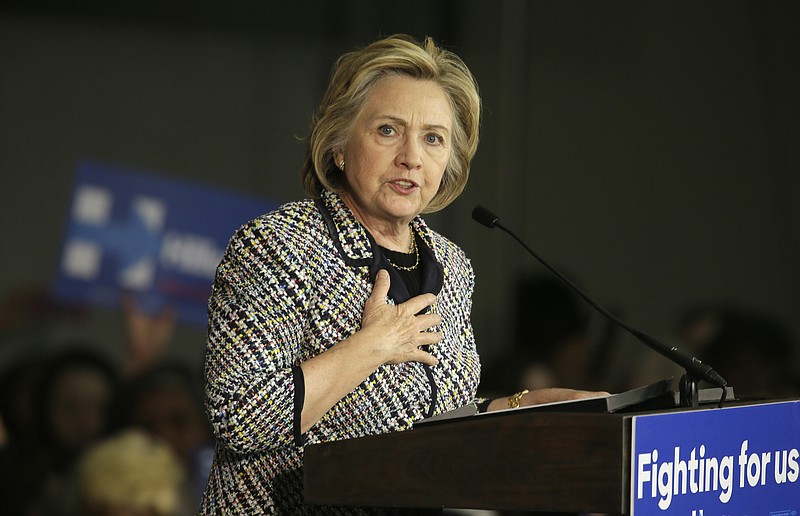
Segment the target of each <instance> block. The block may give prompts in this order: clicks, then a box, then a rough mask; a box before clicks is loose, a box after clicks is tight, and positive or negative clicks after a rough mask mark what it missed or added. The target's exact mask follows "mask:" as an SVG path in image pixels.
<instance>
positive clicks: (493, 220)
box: [472, 204, 500, 228]
mask: <svg viewBox="0 0 800 516" xmlns="http://www.w3.org/2000/svg"><path fill="white" fill-rule="evenodd" d="M472 218H473V219H475V220H477V221H478V222H480V223H481V224H483V225H484V226H486V227H487V228H493V227H494V226H495V224H497V221H499V220H500V217H498V216H497V215H495V214H494V213H492V212H491V211H489V210H487V209H486V208H484V207H483V206H481V205H480V204H479V205H477V206H475V209H473V210H472Z"/></svg>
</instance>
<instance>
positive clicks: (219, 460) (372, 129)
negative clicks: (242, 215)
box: [201, 35, 598, 514]
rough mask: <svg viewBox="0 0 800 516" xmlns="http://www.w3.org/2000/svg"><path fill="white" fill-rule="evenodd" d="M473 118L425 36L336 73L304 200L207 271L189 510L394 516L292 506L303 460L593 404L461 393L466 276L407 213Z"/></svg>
mask: <svg viewBox="0 0 800 516" xmlns="http://www.w3.org/2000/svg"><path fill="white" fill-rule="evenodd" d="M480 111H481V104H480V97H479V95H478V89H477V85H476V82H475V80H474V78H473V76H472V74H471V72H470V71H469V69H468V68H467V66H466V65H465V64H464V62H463V61H462V60H461V59H460V58H459V57H458V56H456V55H455V54H453V53H451V52H449V51H447V50H444V49H442V48H441V47H438V46H437V45H436V44H435V43H434V42H433V41H432V40H431V39H429V38H428V39H426V40H425V41H423V42H417V41H415V40H413V39H412V38H410V37H408V36H404V35H397V36H391V37H388V38H385V39H382V40H379V41H376V42H375V43H373V44H371V45H369V46H367V47H365V48H363V49H361V50H357V51H354V52H351V53H348V54H345V55H344V56H342V57H341V58H340V59H339V60H338V62H337V63H336V65H335V67H334V70H333V74H332V76H331V80H330V83H329V85H328V88H327V91H326V93H325V95H324V97H323V99H322V102H321V105H320V107H319V109H318V111H317V113H316V114H315V116H314V117H313V119H312V126H311V134H310V137H309V140H308V151H307V159H306V164H305V166H304V168H303V172H302V179H303V184H304V187H305V191H306V193H307V194H308V196H309V199H306V200H302V201H297V202H292V203H288V204H286V205H284V206H282V207H280V208H279V209H278V210H276V211H274V212H272V213H269V214H266V215H264V216H262V217H260V218H258V219H256V220H253V221H251V222H249V223H247V224H245V225H244V226H243V227H241V228H240V229H239V230H238V231H237V232H236V234H235V235H234V236H233V237H232V239H231V241H230V243H229V246H228V248H227V250H226V252H225V255H224V257H223V259H222V262H221V263H220V265H219V267H218V269H217V275H216V279H215V281H214V286H213V291H212V295H211V298H210V300H209V337H208V347H207V352H206V405H207V413H208V415H209V418H210V421H211V425H212V428H213V430H214V433H215V435H216V438H217V443H218V444H217V449H216V455H215V458H214V463H213V466H212V469H211V474H210V477H209V481H208V486H207V488H206V491H205V495H204V498H203V504H202V507H201V513H203V514H228V513H240V514H251V513H255V512H258V513H267V514H272V513H279V514H301V513H314V514H374V513H382V512H390V513H398V512H402V511H399V510H388V509H386V510H385V509H381V508H365V507H322V506H309V505H307V504H305V502H304V500H303V482H302V475H303V473H302V456H303V447H304V446H306V445H308V444H311V443H318V442H324V441H331V440H337V439H349V438H356V437H361V436H365V435H371V434H379V433H385V432H394V431H402V430H407V429H410V428H411V427H412V425H413V424H414V422H415V421H419V420H421V419H424V418H427V417H430V416H434V415H437V414H441V413H443V412H446V411H449V410H453V409H456V408H459V407H462V406H465V405H469V404H476V405H479V406H480V408H481V409H482V410H497V409H504V408H509V407H516V406H521V405H529V404H535V403H540V402H549V401H558V400H564V399H573V398H579V397H586V396H594V395H597V394H598V393H593V392H583V391H574V390H570V389H562V388H554V389H544V390H542V391H535V392H533V391H532V392H519V393H516V394H512V395H510V396H508V397H506V396H504V397H501V398H498V399H495V400H480V399H478V398H477V396H476V392H477V388H478V383H479V379H480V362H479V357H478V353H477V351H476V346H475V340H474V337H473V332H472V326H471V322H470V311H471V307H472V302H471V299H472V292H473V283H474V274H473V270H472V267H471V265H470V262H469V260H468V259H467V257H466V256H465V254H464V252H463V251H462V250H461V249H460V248H459V247H458V246H456V245H455V244H454V243H453V242H451V241H450V240H448V239H447V238H445V237H444V236H442V235H441V234H439V233H437V232H436V231H434V230H433V229H431V228H430V227H429V226H428V225H427V224H426V222H425V220H424V219H423V218H422V217H421V215H422V214H424V213H431V212H435V211H438V210H441V209H443V208H444V207H446V206H447V205H448V204H450V203H451V202H452V201H453V200H454V199H455V198H456V197H458V195H459V194H460V193H461V192H462V190H463V189H464V186H465V185H466V182H467V178H468V176H469V170H470V162H471V160H472V157H473V156H474V154H475V151H476V149H477V145H478V129H479V125H480ZM420 467H424V465H420Z"/></svg>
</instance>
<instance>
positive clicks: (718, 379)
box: [472, 206, 728, 407]
mask: <svg viewBox="0 0 800 516" xmlns="http://www.w3.org/2000/svg"><path fill="white" fill-rule="evenodd" d="M472 217H473V218H474V219H475V220H476V221H478V222H480V223H481V224H483V225H484V226H486V227H488V228H490V229H491V228H494V227H498V228H500V229H502V230H503V231H504V232H506V233H508V234H509V235H510V236H511V237H512V238H513V239H514V240H516V241H517V242H518V243H519V244H520V245H521V246H522V247H524V248H525V250H527V251H528V252H529V253H530V254H531V255H532V256H533V257H534V258H536V260H537V261H538V262H539V263H541V264H542V265H543V266H544V267H546V268H547V269H548V270H549V271H550V272H552V273H553V274H554V275H555V276H556V277H557V278H558V279H560V280H561V281H562V282H564V283H565V284H566V285H567V286H568V287H569V288H570V289H572V290H573V291H574V292H575V293H577V294H578V295H579V296H581V298H583V300H584V301H586V302H587V303H589V305H591V306H592V308H594V309H595V310H597V311H598V312H600V313H601V314H603V315H604V316H605V317H606V318H608V319H609V320H611V321H612V322H613V323H614V324H616V325H617V326H619V327H620V328H622V329H623V330H625V331H627V332H628V333H630V334H631V335H632V336H633V337H635V338H636V339H637V340H638V341H639V342H641V343H643V344H645V345H646V346H648V347H649V348H651V349H652V350H654V351H656V352H657V353H659V354H661V355H662V356H664V357H665V358H667V359H668V360H670V361H672V362H674V363H675V364H677V365H679V366H681V367H682V368H683V369H684V370H685V371H686V374H685V375H684V376H683V377H682V378H681V380H680V386H679V388H680V398H681V405H682V406H687V407H695V406H697V405H698V391H697V381H698V380H705V381H707V382H708V383H711V384H712V385H715V386H717V387H720V388H722V397H721V398H720V401H719V405H720V406H722V404H723V403H724V401H725V398H726V396H727V389H726V387H727V385H728V384H727V382H726V381H725V379H724V378H722V376H720V375H719V373H717V372H716V371H715V370H714V368H712V367H711V366H709V365H708V364H705V363H703V362H701V361H700V360H698V359H697V358H695V357H693V356H691V355H689V354H688V353H685V352H683V351H681V350H679V349H678V348H676V347H675V346H667V345H666V344H664V343H663V342H661V341H659V340H657V339H655V338H653V337H651V336H650V335H647V334H646V333H644V332H642V331H639V330H637V329H635V328H633V327H631V326H630V325H628V324H627V323H625V322H624V321H622V320H621V319H620V318H619V317H617V316H615V315H614V314H612V313H611V312H609V311H608V310H606V309H605V308H604V307H602V306H601V305H599V304H598V303H597V302H596V301H595V300H594V299H592V298H591V297H589V296H588V295H587V294H586V293H585V292H584V291H583V290H581V289H580V288H579V287H578V286H577V285H575V284H574V283H573V282H572V281H570V280H569V278H567V277H566V276H564V275H563V274H561V273H560V272H559V271H558V270H557V269H556V268H555V267H553V266H552V265H550V264H549V263H547V261H545V260H544V259H543V258H542V257H540V256H539V255H538V254H536V252H535V251H534V250H533V249H531V248H530V247H529V246H528V245H527V244H526V243H525V242H523V241H522V239H521V238H519V237H518V236H517V235H516V234H515V233H514V232H513V231H511V230H510V229H508V228H507V227H505V226H503V225H502V224H501V223H500V218H499V217H497V215H494V214H493V213H492V212H490V211H489V210H487V209H486V208H484V207H483V206H476V207H475V209H474V210H473V212H472Z"/></svg>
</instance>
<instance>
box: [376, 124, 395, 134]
mask: <svg viewBox="0 0 800 516" xmlns="http://www.w3.org/2000/svg"><path fill="white" fill-rule="evenodd" d="M378 132H380V133H381V134H382V135H384V136H391V135H393V134H394V128H393V127H392V126H390V125H382V126H380V127H379V128H378Z"/></svg>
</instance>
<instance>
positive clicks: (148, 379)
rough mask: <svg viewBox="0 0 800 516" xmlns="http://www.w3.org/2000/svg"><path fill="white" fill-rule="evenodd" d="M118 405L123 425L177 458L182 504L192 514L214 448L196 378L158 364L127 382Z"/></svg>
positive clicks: (180, 369) (185, 369)
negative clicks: (182, 485)
mask: <svg viewBox="0 0 800 516" xmlns="http://www.w3.org/2000/svg"><path fill="white" fill-rule="evenodd" d="M120 406H121V407H124V413H123V414H122V419H121V423H122V425H123V427H138V428H141V429H143V430H145V431H147V432H148V433H149V434H151V435H153V436H155V437H158V438H159V439H161V440H162V441H163V442H164V443H166V444H167V445H168V446H170V448H171V449H172V451H173V452H174V453H175V454H176V456H177V457H178V458H179V459H180V461H181V463H182V466H183V467H184V469H185V471H186V472H187V476H186V477H187V478H186V480H187V482H186V485H185V490H186V501H187V503H189V504H193V507H192V508H193V510H196V508H197V507H198V506H199V502H200V496H201V495H202V491H203V489H204V488H205V482H206V479H207V477H208V471H209V468H210V465H211V458H212V456H213V449H214V440H213V435H212V433H211V429H210V427H209V425H208V420H207V418H206V415H205V411H204V408H203V401H202V388H201V384H200V376H199V374H198V375H194V374H192V371H191V370H190V369H189V368H188V367H187V366H185V365H184V364H181V363H164V364H159V365H157V366H155V367H152V368H150V369H148V370H147V371H144V372H143V373H141V374H140V375H139V376H137V377H135V378H133V379H131V380H130V381H129V382H128V383H127V385H126V387H125V389H124V393H123V397H122V399H121V403H120Z"/></svg>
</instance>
